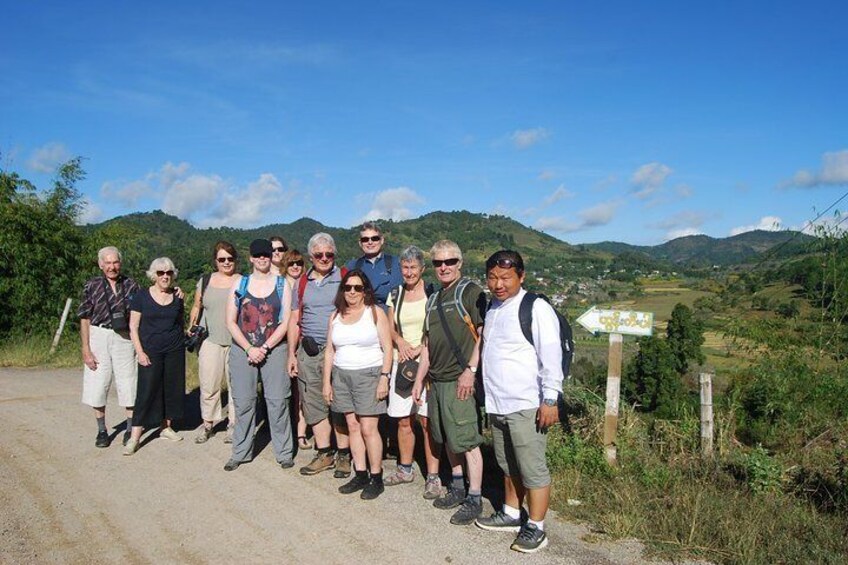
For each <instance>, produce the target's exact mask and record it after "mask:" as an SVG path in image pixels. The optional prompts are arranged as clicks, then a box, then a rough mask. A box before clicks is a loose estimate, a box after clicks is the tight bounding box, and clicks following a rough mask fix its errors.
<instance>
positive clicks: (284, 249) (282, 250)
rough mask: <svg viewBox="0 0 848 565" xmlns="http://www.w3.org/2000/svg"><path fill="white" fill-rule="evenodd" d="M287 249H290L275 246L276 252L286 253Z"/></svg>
mask: <svg viewBox="0 0 848 565" xmlns="http://www.w3.org/2000/svg"><path fill="white" fill-rule="evenodd" d="M286 251H288V249H287V248H285V247H275V248H274V253H285V252H286Z"/></svg>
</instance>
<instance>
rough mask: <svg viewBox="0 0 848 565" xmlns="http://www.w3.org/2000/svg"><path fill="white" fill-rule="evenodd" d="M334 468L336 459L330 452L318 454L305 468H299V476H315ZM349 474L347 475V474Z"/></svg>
mask: <svg viewBox="0 0 848 565" xmlns="http://www.w3.org/2000/svg"><path fill="white" fill-rule="evenodd" d="M335 466H336V459H335V457H334V456H333V452H332V451H326V452H323V453H321V452H318V453H317V454H315V457H314V458H313V459H312V461H311V462H310V463H309V465H307V466H306V467H301V468H300V474H301V475H317V474H318V473H320V472H321V471H326V470H327V469H332V468H333V467H335ZM348 474H349V473H348Z"/></svg>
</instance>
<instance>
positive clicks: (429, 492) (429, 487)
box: [424, 477, 442, 500]
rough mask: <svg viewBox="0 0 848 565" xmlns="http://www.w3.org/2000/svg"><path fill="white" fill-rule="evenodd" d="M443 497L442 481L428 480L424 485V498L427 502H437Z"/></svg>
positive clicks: (437, 479) (436, 479)
mask: <svg viewBox="0 0 848 565" xmlns="http://www.w3.org/2000/svg"><path fill="white" fill-rule="evenodd" d="M440 496H442V481H441V480H440V479H439V478H438V477H436V478H435V479H427V482H426V483H424V498H425V499H426V500H436V499H437V498H439V497H440Z"/></svg>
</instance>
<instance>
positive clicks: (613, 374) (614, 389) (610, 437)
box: [604, 333, 623, 465]
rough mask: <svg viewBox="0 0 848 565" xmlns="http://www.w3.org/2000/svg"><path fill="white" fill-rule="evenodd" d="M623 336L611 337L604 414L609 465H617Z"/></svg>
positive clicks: (613, 335) (605, 442)
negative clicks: (616, 440) (616, 441)
mask: <svg viewBox="0 0 848 565" xmlns="http://www.w3.org/2000/svg"><path fill="white" fill-rule="evenodd" d="M622 341H623V336H622V335H621V334H619V333H611V334H610V336H609V344H610V345H609V368H608V369H607V405H606V411H605V412H604V454H605V455H606V458H607V463H609V464H610V465H615V464H616V445H615V435H616V431H617V428H618V404H619V396H620V394H621V348H622V345H621V344H622Z"/></svg>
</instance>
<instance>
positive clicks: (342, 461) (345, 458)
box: [333, 453, 350, 479]
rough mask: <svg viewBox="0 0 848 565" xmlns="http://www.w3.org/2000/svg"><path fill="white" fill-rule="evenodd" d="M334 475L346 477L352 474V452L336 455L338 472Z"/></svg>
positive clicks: (341, 477) (339, 477) (340, 477)
mask: <svg viewBox="0 0 848 565" xmlns="http://www.w3.org/2000/svg"><path fill="white" fill-rule="evenodd" d="M333 476H334V477H335V478H337V479H346V478H348V477H349V476H350V453H339V454H338V455H337V456H336V472H335V473H333Z"/></svg>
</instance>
